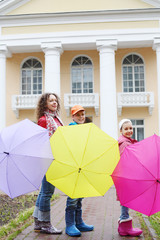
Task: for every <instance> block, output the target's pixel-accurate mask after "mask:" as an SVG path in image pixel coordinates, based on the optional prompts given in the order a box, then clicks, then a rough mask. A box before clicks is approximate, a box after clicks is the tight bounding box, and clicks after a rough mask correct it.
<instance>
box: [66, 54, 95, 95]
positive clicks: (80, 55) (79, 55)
mask: <svg viewBox="0 0 160 240" xmlns="http://www.w3.org/2000/svg"><path fill="white" fill-rule="evenodd" d="M83 56H84V57H87V58H89V59H90V60H91V62H92V66H93V68H92V74H93V93H94V83H95V82H94V64H93V61H92V59H91V57H90V56H88V55H86V54H78V55H76V56H75V57H73V58H72V61H71V63H70V73H71V74H70V92H71V93H72V71H71V70H72V63H73V61H74V60H75V59H76V58H78V57H83ZM77 94H78V93H77Z"/></svg>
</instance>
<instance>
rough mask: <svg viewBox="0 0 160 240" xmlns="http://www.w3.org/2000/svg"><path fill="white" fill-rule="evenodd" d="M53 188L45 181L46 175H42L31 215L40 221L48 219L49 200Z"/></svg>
mask: <svg viewBox="0 0 160 240" xmlns="http://www.w3.org/2000/svg"><path fill="white" fill-rule="evenodd" d="M54 189H55V187H54V186H53V185H52V184H50V183H49V182H47V181H46V176H44V178H43V180H42V185H41V190H40V193H39V195H38V197H37V201H36V207H35V210H34V213H33V216H34V217H35V218H38V220H40V221H50V200H51V197H52V195H53V193H54Z"/></svg>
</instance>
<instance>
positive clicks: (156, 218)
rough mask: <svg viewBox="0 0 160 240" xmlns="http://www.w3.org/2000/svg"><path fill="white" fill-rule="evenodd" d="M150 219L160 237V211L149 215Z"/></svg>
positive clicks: (159, 237)
mask: <svg viewBox="0 0 160 240" xmlns="http://www.w3.org/2000/svg"><path fill="white" fill-rule="evenodd" d="M149 221H150V223H151V225H152V227H153V228H154V230H155V231H156V234H157V236H158V239H160V212H158V213H155V214H154V215H152V216H150V217H149Z"/></svg>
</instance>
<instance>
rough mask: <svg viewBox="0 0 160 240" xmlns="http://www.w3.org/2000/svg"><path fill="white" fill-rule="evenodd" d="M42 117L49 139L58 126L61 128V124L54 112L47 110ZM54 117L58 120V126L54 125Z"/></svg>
mask: <svg viewBox="0 0 160 240" xmlns="http://www.w3.org/2000/svg"><path fill="white" fill-rule="evenodd" d="M44 116H45V117H46V123H47V129H48V131H49V136H50V137H51V136H52V134H53V133H54V132H55V131H56V129H57V128H58V127H59V126H61V125H62V126H63V123H62V121H61V119H60V118H59V117H58V114H57V112H56V111H55V112H52V111H50V110H49V109H48V110H47V111H45V112H44ZM55 117H56V118H57V119H58V120H59V122H60V125H58V124H57V123H56V121H55V120H54V118H55Z"/></svg>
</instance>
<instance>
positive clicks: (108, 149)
mask: <svg viewBox="0 0 160 240" xmlns="http://www.w3.org/2000/svg"><path fill="white" fill-rule="evenodd" d="M116 144H117V142H116V143H115V144H114V145H112V146H111V147H110V148H108V149H107V150H105V151H104V152H103V153H102V154H100V155H99V156H98V157H96V158H94V159H93V160H92V161H91V162H89V163H87V164H86V165H84V166H83V167H86V166H88V165H89V164H91V163H93V162H94V161H95V160H98V159H99V158H100V157H102V156H103V155H104V154H105V153H106V152H108V151H110V150H111V149H112V148H113V147H114V146H115V145H116Z"/></svg>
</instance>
